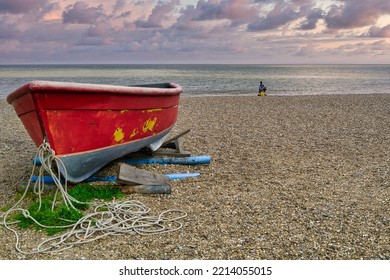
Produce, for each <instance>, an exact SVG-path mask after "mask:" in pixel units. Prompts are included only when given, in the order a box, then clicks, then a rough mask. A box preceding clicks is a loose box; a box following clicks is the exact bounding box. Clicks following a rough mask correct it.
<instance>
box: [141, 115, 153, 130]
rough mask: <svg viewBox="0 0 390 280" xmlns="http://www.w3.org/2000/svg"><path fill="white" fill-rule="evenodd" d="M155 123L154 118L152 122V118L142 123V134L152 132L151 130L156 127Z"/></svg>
mask: <svg viewBox="0 0 390 280" xmlns="http://www.w3.org/2000/svg"><path fill="white" fill-rule="evenodd" d="M156 122H157V117H154V119H153V120H152V118H151V117H150V118H149V119H147V120H146V121H145V123H144V126H143V128H142V131H143V132H147V131H148V130H149V131H153V128H154V126H155V125H156Z"/></svg>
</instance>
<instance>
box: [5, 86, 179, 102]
mask: <svg viewBox="0 0 390 280" xmlns="http://www.w3.org/2000/svg"><path fill="white" fill-rule="evenodd" d="M163 85H164V86H165V87H162V86H163ZM182 91H183V88H182V87H181V86H180V85H178V84H176V83H172V82H168V83H158V84H145V85H135V86H118V85H106V84H90V83H74V82H54V81H40V80H36V81H31V82H28V83H26V84H24V85H22V86H21V87H19V88H17V89H16V90H14V91H13V92H11V93H10V94H9V95H8V96H7V98H6V100H7V102H8V103H9V104H11V103H12V102H13V101H14V100H16V99H18V98H20V97H21V96H23V95H25V94H29V93H30V94H50V95H52V94H53V95H55V94H56V93H59V92H61V93H62V94H108V95H123V96H126V95H131V96H161V95H163V96H174V95H180V94H181V93H182Z"/></svg>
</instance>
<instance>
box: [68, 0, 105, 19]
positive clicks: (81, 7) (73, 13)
mask: <svg viewBox="0 0 390 280" xmlns="http://www.w3.org/2000/svg"><path fill="white" fill-rule="evenodd" d="M104 16H105V12H104V11H103V8H102V6H98V7H88V5H87V4H86V3H85V2H83V1H78V2H76V3H75V4H74V5H71V6H68V7H67V8H66V10H65V11H64V12H63V13H62V18H63V22H64V23H79V24H94V23H96V22H98V21H99V19H101V18H104Z"/></svg>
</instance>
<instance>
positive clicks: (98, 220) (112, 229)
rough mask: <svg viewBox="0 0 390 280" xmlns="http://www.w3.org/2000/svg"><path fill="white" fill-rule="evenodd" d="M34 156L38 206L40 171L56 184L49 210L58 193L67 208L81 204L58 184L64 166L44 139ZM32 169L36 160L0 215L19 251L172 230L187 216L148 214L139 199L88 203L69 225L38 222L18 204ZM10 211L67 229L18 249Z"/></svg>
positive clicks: (55, 248)
mask: <svg viewBox="0 0 390 280" xmlns="http://www.w3.org/2000/svg"><path fill="white" fill-rule="evenodd" d="M36 157H38V158H40V159H41V167H40V168H39V172H38V173H39V176H38V180H36V182H35V184H34V187H33V191H34V193H35V194H36V195H37V196H38V198H39V209H40V207H41V198H42V196H41V195H42V192H43V190H44V182H43V181H41V180H40V178H43V176H42V175H43V174H44V172H47V173H49V174H50V175H51V176H52V177H53V179H54V183H55V185H56V187H57V188H56V192H55V196H54V199H53V204H52V210H53V209H54V206H55V203H56V200H57V195H58V194H60V195H61V197H62V199H63V202H64V204H65V205H66V206H67V207H68V208H69V207H71V208H73V209H76V208H75V207H74V206H73V204H72V202H75V203H81V204H83V203H84V202H80V201H77V200H76V199H75V198H73V197H72V196H70V195H69V194H68V192H67V183H66V180H65V184H64V185H62V183H61V178H60V172H59V165H62V169H63V170H65V172H66V168H65V166H64V165H63V163H62V161H61V160H60V159H59V158H58V157H56V156H55V154H54V151H53V150H52V149H51V148H50V145H49V144H48V143H47V142H44V143H43V144H42V145H41V146H39V147H38V150H37V155H36ZM53 162H56V163H57V174H55V173H54V172H53V166H52V163H53ZM35 170H36V163H34V166H33V170H32V172H31V176H30V180H29V182H28V184H27V187H26V189H25V191H24V193H23V195H22V197H21V198H20V200H19V201H18V202H17V203H16V204H15V205H14V206H12V207H11V208H10V209H9V210H8V211H6V212H5V213H3V214H2V215H0V218H1V219H2V222H0V225H3V226H4V227H5V228H7V229H8V230H10V231H11V232H13V233H14V235H15V237H16V244H15V249H16V250H17V251H18V252H20V253H23V254H36V253H53V252H60V251H63V250H66V249H68V248H71V247H73V246H75V245H80V244H84V243H89V242H92V241H95V240H98V239H101V238H103V237H106V236H109V235H119V234H133V235H134V234H139V235H153V234H159V233H164V232H171V231H176V230H179V229H180V228H182V223H181V222H179V220H181V219H183V218H184V217H186V216H187V213H186V212H184V211H181V210H167V211H163V212H162V213H161V214H159V215H158V216H150V215H149V212H150V209H149V208H148V207H146V206H145V205H144V204H142V203H141V202H139V201H136V200H129V201H123V202H116V201H112V202H109V203H103V204H98V205H96V204H95V203H89V204H90V205H93V206H95V208H94V210H93V212H92V213H90V214H88V215H86V216H84V217H83V218H81V219H80V220H78V221H76V222H74V221H70V222H72V224H70V225H68V226H46V225H42V224H41V223H39V222H38V221H37V220H35V219H34V218H33V217H32V216H31V215H30V213H29V211H28V210H26V209H23V208H22V207H20V204H21V203H22V201H23V200H24V198H25V196H26V194H27V191H28V189H29V188H30V185H31V182H32V180H31V179H32V176H33V174H35V172H36V171H35ZM65 174H66V173H65ZM65 177H66V176H65ZM14 212H21V213H22V214H23V216H24V217H26V218H30V219H32V220H33V221H34V222H35V223H36V224H37V225H39V226H41V227H43V228H70V231H69V232H66V233H64V234H62V235H58V236H55V237H52V238H49V239H47V240H45V241H43V242H42V243H40V244H39V245H38V246H37V247H36V248H35V249H33V250H32V251H25V250H22V249H21V248H20V237H19V234H18V232H17V231H16V230H15V229H13V228H12V227H11V225H12V224H16V223H18V222H8V221H7V219H8V217H9V216H10V215H11V213H14Z"/></svg>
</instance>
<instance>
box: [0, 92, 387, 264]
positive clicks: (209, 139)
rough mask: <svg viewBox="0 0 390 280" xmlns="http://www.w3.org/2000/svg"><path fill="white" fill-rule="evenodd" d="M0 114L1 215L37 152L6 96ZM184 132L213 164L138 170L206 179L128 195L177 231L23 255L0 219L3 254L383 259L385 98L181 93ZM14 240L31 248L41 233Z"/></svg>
mask: <svg viewBox="0 0 390 280" xmlns="http://www.w3.org/2000/svg"><path fill="white" fill-rule="evenodd" d="M0 116H1V126H0V214H1V213H2V211H4V207H9V206H12V204H13V203H15V202H16V197H17V192H16V189H17V186H18V185H20V184H21V183H22V182H25V181H26V180H27V179H28V177H29V175H30V172H31V168H32V165H31V159H32V158H33V157H34V155H35V152H36V147H35V145H34V144H33V142H32V140H31V139H30V137H29V136H28V134H27V132H26V131H25V129H24V127H23V125H22V123H21V122H20V120H19V119H18V117H17V116H16V114H15V112H14V111H13V108H12V107H11V106H10V105H9V104H8V103H6V101H5V100H0ZM187 129H191V132H190V133H189V134H187V135H185V136H184V137H183V138H182V144H183V147H184V148H185V150H187V151H189V152H191V154H192V155H210V156H211V157H212V161H211V163H210V164H208V165H193V166H184V165H148V166H141V167H140V168H144V169H146V170H149V171H154V172H159V173H185V172H199V173H200V174H201V176H200V177H196V178H187V179H182V180H176V181H171V183H170V185H171V190H172V192H171V194H163V195H157V194H130V195H127V197H126V199H132V200H139V201H141V202H142V203H144V204H145V205H146V206H148V207H149V208H150V209H151V214H155V215H158V214H159V213H160V212H162V211H165V210H168V209H180V210H182V211H185V212H186V213H187V216H186V217H185V218H184V219H183V220H182V223H183V227H182V228H181V229H180V230H179V231H175V232H169V233H164V234H160V235H152V236H139V235H118V236H109V237H106V238H103V239H100V240H97V241H94V242H91V243H88V244H83V245H80V246H76V247H73V248H70V249H68V250H65V251H63V252H59V253H50V254H31V255H24V254H21V253H18V252H16V251H15V249H14V246H15V236H14V235H13V233H12V232H10V231H8V230H7V229H5V228H4V227H2V226H0V259H3V260H7V259H11V260H16V259H52V260H57V259H58V260H68V259H77V260H79V259H86V260H116V259H118V260H119V259H121V260H122V259H137V260H142V259H145V260H192V259H200V260H224V259H227V260H245V259H251V260H257V259H268V260H274V259H275V260H282V259H283V260H302V259H304V260H313V259H319V260H326V259H331V260H340V259H345V260H358V259H364V260H381V259H386V260H389V259H390V95H387V94H383V95H382V94H378V95H321V96H315V95H312V96H266V97H257V96H240V97H236V96H224V97H211V96H210V97H182V99H181V103H180V108H179V117H178V121H177V124H176V126H175V128H174V131H172V135H174V134H178V133H180V132H182V131H185V130H187ZM110 168H111V169H112V167H110V166H109V167H107V169H108V170H110ZM112 175H115V174H112ZM20 236H21V246H22V247H23V248H24V249H26V250H32V249H33V248H34V247H35V246H37V244H38V243H39V242H41V241H42V240H44V239H45V238H47V236H46V235H45V234H44V233H42V232H37V231H35V230H34V229H31V230H20Z"/></svg>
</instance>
